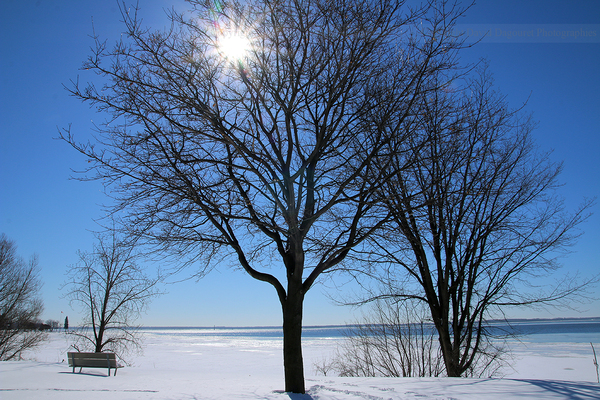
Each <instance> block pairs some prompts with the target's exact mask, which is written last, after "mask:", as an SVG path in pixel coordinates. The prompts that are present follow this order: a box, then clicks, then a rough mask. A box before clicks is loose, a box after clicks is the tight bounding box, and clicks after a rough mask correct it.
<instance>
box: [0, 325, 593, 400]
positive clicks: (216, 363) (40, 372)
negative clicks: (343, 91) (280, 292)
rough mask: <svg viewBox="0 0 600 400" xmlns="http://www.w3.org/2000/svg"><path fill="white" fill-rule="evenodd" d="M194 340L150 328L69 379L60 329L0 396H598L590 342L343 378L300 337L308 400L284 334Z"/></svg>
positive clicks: (329, 347) (298, 399)
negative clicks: (429, 371)
mask: <svg viewBox="0 0 600 400" xmlns="http://www.w3.org/2000/svg"><path fill="white" fill-rule="evenodd" d="M215 333H216V334H214V335H206V334H203V335H201V336H197V335H194V334H193V332H192V331H190V330H186V331H174V330H152V331H147V332H146V333H145V336H144V353H143V354H140V355H136V356H135V357H133V359H132V364H131V365H129V366H126V367H124V368H121V369H119V370H118V373H117V375H116V376H110V377H109V376H107V370H106V369H99V368H84V369H83V370H82V372H81V373H79V372H78V371H76V373H72V368H69V366H68V365H67V362H66V352H67V351H68V347H69V343H68V340H67V337H66V336H65V334H64V333H60V332H53V333H50V340H49V342H47V343H46V344H44V345H43V346H42V347H40V348H39V349H37V350H36V351H32V352H30V353H27V354H25V356H24V358H25V359H26V360H24V361H6V362H0V399H2V400H12V399H52V400H70V399H83V400H95V399H110V400H121V399H189V400H193V399H219V400H221V399H266V400H289V399H291V400H310V399H314V400H355V399H369V400H388V399H407V400H408V399H440V400H441V399H444V400H446V399H447V400H450V399H461V400H463V399H465V400H466V399H499V400H510V399H524V398H526V399H542V400H551V399H581V400H588V399H600V385H599V384H598V383H596V369H595V367H594V364H593V354H592V351H591V347H590V345H589V343H587V344H586V343H564V342H557V343H552V342H546V343H536V342H527V341H526V340H524V341H521V342H514V343H513V346H512V349H513V355H514V361H513V364H512V368H508V369H506V370H504V377H503V378H496V379H470V378H341V377H335V376H333V377H330V376H323V375H317V374H316V371H315V367H314V365H315V363H319V362H320V361H322V360H323V359H326V358H330V357H331V356H332V355H333V354H334V352H335V350H336V347H337V344H338V343H339V342H340V341H341V340H342V339H338V338H305V339H304V341H303V347H304V362H305V375H306V388H307V393H306V394H305V395H299V394H292V393H285V392H284V391H283V390H282V389H283V383H284V382H283V367H282V363H283V361H282V344H281V339H280V338H274V337H270V338H260V337H259V338H257V337H243V336H241V337H224V336H222V335H219V334H218V333H219V332H218V331H216V332H215Z"/></svg>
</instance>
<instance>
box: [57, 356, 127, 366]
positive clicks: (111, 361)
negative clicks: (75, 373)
mask: <svg viewBox="0 0 600 400" xmlns="http://www.w3.org/2000/svg"><path fill="white" fill-rule="evenodd" d="M67 358H68V359H69V366H70V367H105V368H117V357H116V356H115V353H74V352H69V353H67Z"/></svg>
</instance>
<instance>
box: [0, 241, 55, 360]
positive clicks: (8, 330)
mask: <svg viewBox="0 0 600 400" xmlns="http://www.w3.org/2000/svg"><path fill="white" fill-rule="evenodd" d="M39 271H40V270H39V267H38V260H37V257H35V256H34V257H31V259H30V260H29V262H26V261H25V260H23V259H22V258H21V257H19V256H18V255H17V246H16V245H15V243H14V242H13V241H12V240H10V239H9V238H8V237H6V235H5V234H2V235H0V360H3V361H4V360H11V359H14V358H19V357H21V353H22V352H23V351H24V350H27V349H31V348H33V347H35V346H37V345H39V344H40V343H41V342H42V341H43V340H45V339H46V334H45V333H44V332H41V331H39V330H37V329H36V328H37V326H39V325H40V323H39V320H38V318H39V317H40V315H41V314H42V311H43V309H44V307H43V304H42V300H41V298H40V297H39V291H40V288H41V286H42V284H41V281H40V277H39Z"/></svg>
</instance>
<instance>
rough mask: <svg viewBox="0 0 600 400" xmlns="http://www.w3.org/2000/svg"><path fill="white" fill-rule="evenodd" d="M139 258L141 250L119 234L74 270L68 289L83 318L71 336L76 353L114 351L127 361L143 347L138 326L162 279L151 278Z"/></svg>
mask: <svg viewBox="0 0 600 400" xmlns="http://www.w3.org/2000/svg"><path fill="white" fill-rule="evenodd" d="M138 258H139V254H137V253H136V252H135V247H134V246H132V245H131V244H130V243H126V242H124V241H122V240H119V238H118V237H117V236H116V235H115V234H114V233H112V234H111V235H107V236H99V238H98V243H97V244H96V245H95V246H94V251H93V252H91V253H87V252H83V251H80V252H79V262H78V263H76V264H74V265H71V266H70V267H69V270H68V274H67V275H68V280H67V282H66V283H65V284H64V285H63V289H65V290H66V294H65V296H66V297H67V298H68V299H69V300H70V302H71V304H72V305H74V306H76V307H77V308H79V309H81V310H82V315H83V318H82V321H81V323H80V324H79V327H78V328H77V329H74V330H71V331H70V332H69V334H70V335H72V336H73V337H74V338H75V340H74V342H73V346H74V347H75V348H77V349H78V350H80V351H85V350H90V351H94V352H96V353H101V352H102V351H103V350H107V349H108V350H110V351H113V352H115V353H117V354H118V355H119V356H120V357H121V358H123V356H124V355H125V354H126V353H127V352H128V351H131V350H135V349H137V348H138V347H139V344H140V343H139V337H138V335H137V325H136V324H135V321H136V320H137V319H138V318H139V316H140V314H141V313H142V312H144V311H145V310H146V308H147V306H148V304H149V302H150V300H151V299H152V298H153V297H154V296H156V295H157V294H158V293H159V292H158V290H157V284H158V283H159V282H160V279H159V277H156V278H151V277H149V276H148V274H147V273H146V272H145V271H144V269H143V268H142V267H141V266H140V265H138V264H137V261H138ZM66 326H67V320H66V319H65V327H66ZM65 329H66V328H65Z"/></svg>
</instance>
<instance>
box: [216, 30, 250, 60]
mask: <svg viewBox="0 0 600 400" xmlns="http://www.w3.org/2000/svg"><path fill="white" fill-rule="evenodd" d="M249 49H250V42H249V40H248V38H247V37H245V36H242V35H228V36H223V37H222V38H221V40H219V50H220V51H221V53H222V54H223V55H224V56H225V57H227V58H228V59H230V60H240V59H242V58H244V56H245V54H246V53H247V52H248V50H249Z"/></svg>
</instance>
